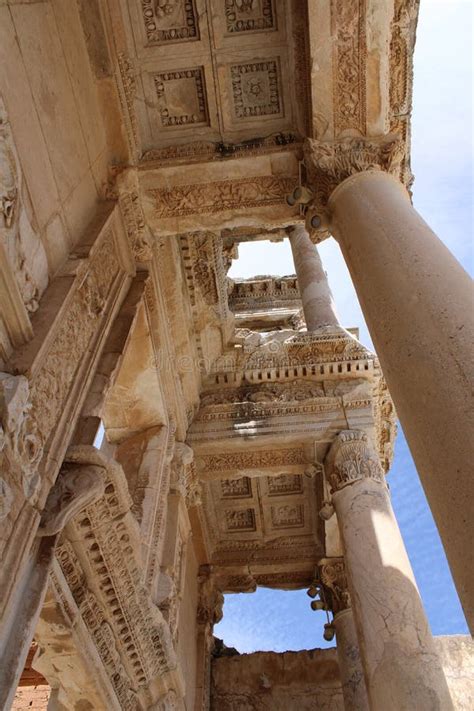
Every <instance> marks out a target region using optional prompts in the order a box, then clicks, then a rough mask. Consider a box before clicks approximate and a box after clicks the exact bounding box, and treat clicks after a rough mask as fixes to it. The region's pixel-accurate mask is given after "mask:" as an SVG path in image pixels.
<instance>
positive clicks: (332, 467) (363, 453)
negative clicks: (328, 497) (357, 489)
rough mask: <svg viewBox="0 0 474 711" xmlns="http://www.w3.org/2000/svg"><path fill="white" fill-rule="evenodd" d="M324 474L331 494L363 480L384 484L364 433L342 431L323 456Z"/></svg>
mask: <svg viewBox="0 0 474 711" xmlns="http://www.w3.org/2000/svg"><path fill="white" fill-rule="evenodd" d="M325 471H326V476H327V478H328V481H329V484H330V485H331V489H332V492H337V491H339V490H341V489H344V487H346V486H349V485H351V484H354V482H356V481H361V480H363V479H372V480H373V481H376V482H379V483H384V481H385V479H384V473H383V470H382V467H381V465H380V459H379V456H378V453H377V451H376V449H375V447H374V445H373V444H372V442H371V441H370V439H369V437H368V436H367V434H366V433H365V432H361V431H360V430H343V431H342V432H340V433H339V434H338V436H337V437H336V439H335V441H334V443H333V445H332V447H331V449H330V450H329V454H328V456H327V457H326V462H325Z"/></svg>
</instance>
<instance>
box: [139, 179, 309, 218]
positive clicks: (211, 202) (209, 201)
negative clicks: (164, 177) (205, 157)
mask: <svg viewBox="0 0 474 711" xmlns="http://www.w3.org/2000/svg"><path fill="white" fill-rule="evenodd" d="M294 182H295V180H294V178H292V177H287V176H260V177H251V176H249V177H247V178H239V179H235V180H219V181H211V182H206V183H192V184H189V185H175V186H174V187H173V188H170V189H166V188H154V189H151V190H147V196H148V197H149V198H151V200H152V201H153V205H154V212H155V215H156V217H157V218H166V217H185V216H187V215H194V214H199V213H201V214H213V213H218V212H225V211H227V210H239V209H244V208H259V207H271V206H273V205H283V204H286V195H287V194H288V193H289V192H290V190H292V189H293V188H294Z"/></svg>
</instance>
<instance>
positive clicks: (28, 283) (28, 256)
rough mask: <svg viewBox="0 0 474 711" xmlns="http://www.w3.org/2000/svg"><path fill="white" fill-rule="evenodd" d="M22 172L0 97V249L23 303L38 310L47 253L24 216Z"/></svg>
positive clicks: (44, 277)
mask: <svg viewBox="0 0 474 711" xmlns="http://www.w3.org/2000/svg"><path fill="white" fill-rule="evenodd" d="M24 190H25V187H24V185H23V177H22V170H21V166H20V161H19V158H18V154H17V151H16V148H15V143H14V140H13V134H12V130H11V126H10V123H9V120H8V116H7V112H6V109H5V105H4V103H3V99H2V98H1V97H0V245H1V247H3V249H4V250H5V253H6V256H7V259H8V262H9V264H10V268H11V269H12V271H13V274H14V277H15V280H16V282H17V285H18V288H19V291H20V294H21V297H22V300H23V303H24V305H25V307H26V309H27V311H29V312H30V313H32V312H34V311H36V310H37V308H38V305H39V300H40V297H41V295H42V293H43V292H44V290H45V289H46V286H47V284H48V264H47V259H46V252H45V250H44V247H43V244H42V242H41V239H40V237H39V235H37V234H36V233H35V231H34V229H33V227H32V224H31V220H30V217H29V216H28V214H27V211H26V208H25V204H24V195H23V192H24Z"/></svg>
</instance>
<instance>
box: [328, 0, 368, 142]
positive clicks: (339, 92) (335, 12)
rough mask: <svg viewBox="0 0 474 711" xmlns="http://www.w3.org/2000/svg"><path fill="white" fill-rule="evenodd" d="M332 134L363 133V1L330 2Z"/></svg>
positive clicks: (364, 60)
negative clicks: (343, 132) (332, 28)
mask: <svg viewBox="0 0 474 711" xmlns="http://www.w3.org/2000/svg"><path fill="white" fill-rule="evenodd" d="M331 22H332V25H333V27H334V41H333V87H334V89H333V101H334V133H335V136H336V137H337V136H339V135H340V134H341V133H342V131H347V130H348V129H352V130H355V131H358V132H359V133H360V134H361V135H364V134H365V133H366V59H367V49H366V41H365V25H366V0H351V2H346V0H331Z"/></svg>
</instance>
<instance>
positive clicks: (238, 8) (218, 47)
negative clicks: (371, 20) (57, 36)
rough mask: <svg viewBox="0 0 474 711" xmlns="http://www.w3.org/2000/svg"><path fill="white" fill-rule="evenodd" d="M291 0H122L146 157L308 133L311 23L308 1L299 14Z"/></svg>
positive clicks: (140, 140)
mask: <svg viewBox="0 0 474 711" xmlns="http://www.w3.org/2000/svg"><path fill="white" fill-rule="evenodd" d="M292 4H293V3H292V2H290V0H288V1H287V0H278V1H277V0H128V1H127V0H122V18H123V26H124V29H125V33H126V35H127V36H128V42H127V44H128V52H129V54H130V53H132V54H133V55H134V57H133V60H132V63H133V70H132V74H133V81H134V91H133V97H132V96H130V97H129V99H130V101H131V102H133V104H134V105H133V107H130V108H132V110H133V111H134V114H135V116H136V124H137V125H136V129H137V131H138V139H139V143H140V144H141V153H146V151H147V150H150V149H152V148H159V147H165V146H169V145H175V144H180V143H186V142H195V141H212V142H217V143H218V142H222V143H224V144H228V143H229V144H235V143H240V142H244V141H249V140H252V139H255V138H265V137H267V136H269V135H272V134H280V133H283V134H286V133H287V132H291V133H292V134H300V135H302V134H304V132H305V121H306V117H305V113H306V112H307V87H308V85H309V71H308V69H307V42H306V37H305V31H306V28H307V21H306V19H305V12H303V11H302V9H301V8H302V5H303V4H302V3H294V5H295V6H296V5H297V4H298V5H299V10H298V11H296V12H294V13H293V11H292ZM281 140H291V138H290V139H289V138H288V136H283V137H282V138H281Z"/></svg>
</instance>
